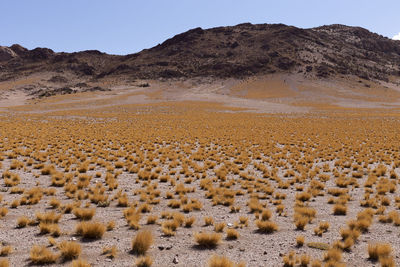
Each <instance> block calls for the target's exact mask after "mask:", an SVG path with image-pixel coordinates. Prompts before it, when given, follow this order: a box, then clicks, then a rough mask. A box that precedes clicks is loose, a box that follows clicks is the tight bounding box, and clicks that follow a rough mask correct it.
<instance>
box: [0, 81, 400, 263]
mask: <svg viewBox="0 0 400 267" xmlns="http://www.w3.org/2000/svg"><path fill="white" fill-rule="evenodd" d="M248 83H251V81H248ZM252 83H253V84H252V85H251V86H249V85H248V84H247V85H246V84H244V85H243V84H237V85H235V87H231V89H229V90H227V89H226V90H225V89H224V88H225V87H224V86H220V87H218V86H214V87H212V86H211V85H204V86H203V87H201V86H200V87H199V86H198V87H196V88H191V89H190V88H189V87H188V88H186V87H185V86H183V85H181V89H180V90H179V92H177V91H174V89H171V88H177V85H176V84H175V85H173V86H170V87H168V88H167V87H163V85H154V86H153V84H152V86H150V87H149V88H130V89H126V88H125V89H121V88H120V89H114V90H112V91H109V92H105V93H97V94H95V93H81V94H76V95H67V96H54V97H50V98H44V99H41V100H30V101H28V100H26V99H24V98H23V96H18V95H14V103H17V104H14V105H6V104H4V103H3V108H2V109H1V110H0V175H1V180H0V188H1V195H0V199H1V202H0V204H1V207H0V216H1V219H0V228H1V232H0V240H1V247H0V266H8V265H7V263H9V265H10V266H31V265H48V266H143V267H144V266H188V267H189V266H193V267H195V266H209V267H230V266H248V267H253V266H312V267H317V266H396V265H400V243H399V242H398V241H399V240H400V232H399V227H400V194H399V190H400V188H399V186H398V183H399V176H400V132H399V129H400V115H399V114H400V113H399V111H400V109H399V108H398V106H396V105H398V103H397V102H395V101H392V106H390V107H388V106H386V107H385V106H383V105H382V104H381V103H378V102H376V103H375V102H374V103H375V104H374V103H372V102H366V101H367V100H368V99H367V100H366V98H367V96H366V95H367V94H374V92H373V89H368V90H369V91H368V92H367V93H365V92H362V93H364V95H361V93H358V94H354V95H355V97H354V98H353V100H352V101H353V102H351V103H350V102H348V103H347V104H346V105H333V104H329V103H332V102H329V103H328V101H327V102H324V101H325V100H323V99H315V98H310V97H309V96H310V94H311V93H312V92H311V93H310V92H308V93H307V94H303V96H302V97H303V100H301V101H297V102H296V104H293V103H292V101H291V100H290V99H289V98H290V97H292V99H295V98H296V97H297V98H298V97H300V95H301V94H302V92H304V90H303V91H301V90H300V91H298V92H295V94H294V93H293V90H292V89H291V87H290V86H286V87H287V88H286V89H282V88H283V85H282V83H279V82H276V83H273V85H274V86H271V87H273V88H274V90H275V89H276V88H278V89H279V88H281V89H279V90H275V91H273V90H272V89H271V91H267V92H266V91H265V90H264V91H262V90H261V91H260V89H257V88H263V85H262V84H261V85H259V86H258V87H257V83H258V82H257V81H256V82H252ZM254 83H256V84H254ZM285 83H286V81H285ZM289 85H290V83H289ZM240 86H242V87H246V88H253V89H252V90H247V91H244V92H247V93H246V94H247V95H239V93H238V92H243V88H242V87H240ZM279 86H281V87H279ZM182 88H183V89H184V91H185V92H186V93H185V94H184V93H183V89H182ZM204 88H207V89H204ZM210 88H211V89H210ZM213 88H214V89H213ZM235 88H236V89H235ZM298 88H301V87H298ZM307 88H312V87H310V86H308V87H307ZM327 88H328V87H327ZM212 89H213V90H212ZM235 90H236V91H235ZM285 90H286V91H285ZM365 90H367V89H365ZM285 92H288V93H285ZM282 94H284V95H282ZM397 94H398V92H397V91H395V90H392V91H390V94H389V93H388V95H386V97H387V99H390V98H392V99H394V98H393V96H396V97H397ZM360 95H361V96H360ZM356 96H357V98H356ZM11 97H12V95H11ZM19 97H20V98H19ZM327 97H335V99H337V98H339V97H341V96H340V95H339V94H336V95H335V96H327ZM381 97H382V99H383V98H384V97H385V96H384V95H382V96H381ZM174 99H175V100H174ZM260 99H261V100H260ZM278 99H280V100H279V101H278ZM307 99H308V100H309V102H306V101H305V100H307ZM343 99H347V100H348V99H349V97H343ZM383 100H384V99H383ZM383 100H382V101H383ZM311 101H314V102H312V103H311ZM348 101H349V100H348ZM357 101H358V102H357ZM360 101H364V102H360ZM386 102H388V101H386ZM357 103H358V104H360V103H364V104H363V105H357ZM250 107H253V108H250Z"/></svg>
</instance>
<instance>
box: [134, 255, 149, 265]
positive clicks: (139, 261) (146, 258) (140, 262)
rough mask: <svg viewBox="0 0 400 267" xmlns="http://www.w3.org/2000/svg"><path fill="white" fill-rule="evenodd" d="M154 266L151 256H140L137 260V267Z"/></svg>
mask: <svg viewBox="0 0 400 267" xmlns="http://www.w3.org/2000/svg"><path fill="white" fill-rule="evenodd" d="M152 264H153V259H152V258H151V257H150V256H140V257H139V258H137V260H136V266H137V267H150V266H151V265H152Z"/></svg>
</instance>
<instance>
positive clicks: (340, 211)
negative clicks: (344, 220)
mask: <svg viewBox="0 0 400 267" xmlns="http://www.w3.org/2000/svg"><path fill="white" fill-rule="evenodd" d="M346 213H347V207H346V206H345V205H343V204H335V205H334V206H333V214H334V215H346Z"/></svg>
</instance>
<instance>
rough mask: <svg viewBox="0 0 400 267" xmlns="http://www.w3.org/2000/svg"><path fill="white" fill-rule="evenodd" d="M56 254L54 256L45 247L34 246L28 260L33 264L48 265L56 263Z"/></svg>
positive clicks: (57, 256)
mask: <svg viewBox="0 0 400 267" xmlns="http://www.w3.org/2000/svg"><path fill="white" fill-rule="evenodd" d="M58 258H59V255H58V254H54V253H53V252H51V251H50V250H49V249H47V248H46V247H45V246H38V245H34V246H33V247H32V249H31V252H30V259H31V262H32V263H33V264H50V263H54V262H56V261H57V259H58Z"/></svg>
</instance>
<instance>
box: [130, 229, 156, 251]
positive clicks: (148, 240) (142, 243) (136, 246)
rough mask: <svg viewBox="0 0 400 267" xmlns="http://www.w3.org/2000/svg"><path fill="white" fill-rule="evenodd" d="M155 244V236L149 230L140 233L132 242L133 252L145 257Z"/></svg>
mask: <svg viewBox="0 0 400 267" xmlns="http://www.w3.org/2000/svg"><path fill="white" fill-rule="evenodd" d="M152 244H153V234H152V233H151V232H150V231H149V230H142V231H139V232H138V233H137V234H136V236H135V237H134V238H133V240H132V252H133V253H135V254H136V255H144V254H145V253H146V252H147V250H149V248H150V246H151V245H152Z"/></svg>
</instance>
